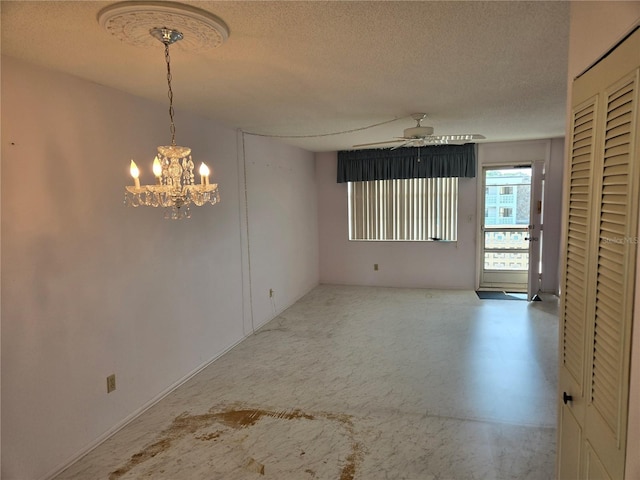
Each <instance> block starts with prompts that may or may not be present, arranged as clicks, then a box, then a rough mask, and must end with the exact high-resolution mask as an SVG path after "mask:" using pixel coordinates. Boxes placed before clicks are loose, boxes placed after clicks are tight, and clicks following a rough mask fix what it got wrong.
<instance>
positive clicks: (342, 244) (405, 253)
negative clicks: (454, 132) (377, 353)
mask: <svg viewBox="0 0 640 480" xmlns="http://www.w3.org/2000/svg"><path fill="white" fill-rule="evenodd" d="M562 144H563V140H562V139H553V140H540V141H527V142H508V143H491V144H481V145H479V146H478V162H479V167H478V172H480V171H481V166H482V164H483V162H484V163H486V164H500V163H505V162H514V161H515V162H527V161H534V160H546V161H547V163H548V164H550V163H553V175H552V177H551V179H552V182H551V183H552V186H553V188H550V189H548V191H547V195H549V197H548V198H547V200H548V203H547V205H549V209H550V210H556V208H555V206H556V205H558V204H560V201H561V200H560V199H561V189H560V187H559V185H561V184H562V160H563V159H562ZM552 145H553V148H551V146H552ZM551 154H553V155H551ZM336 166H337V154H336V153H335V152H332V153H319V154H316V177H317V185H318V220H319V225H320V282H321V283H329V284H331V283H333V284H348V285H380V286H390V287H416V288H442V289H447V288H451V289H465V288H466V289H474V288H476V260H477V251H476V250H477V249H476V235H477V229H478V228H479V225H478V223H477V222H476V219H477V216H478V214H479V213H478V211H477V209H478V207H477V205H478V203H477V191H478V188H479V187H478V185H480V184H481V181H482V180H481V178H475V179H467V178H464V179H460V183H459V195H460V197H459V207H458V241H457V242H356V241H349V240H348V212H347V184H345V183H336ZM559 216H560V213H559V212H552V213H550V214H549V215H548V218H549V222H550V228H549V232H548V234H547V242H548V247H547V250H545V255H547V258H548V259H549V260H548V261H549V262H550V263H549V266H548V267H547V268H548V269H549V270H550V271H552V274H551V275H550V276H549V277H550V278H549V281H548V282H547V283H546V284H545V285H546V288H547V289H548V290H547V291H552V292H554V291H555V290H556V289H557V273H556V272H557V268H556V266H557V258H558V248H559V230H560V229H559V222H560V219H559ZM375 263H377V264H379V270H378V271H374V269H373V265H374V264H375ZM543 265H544V266H546V264H545V263H543Z"/></svg>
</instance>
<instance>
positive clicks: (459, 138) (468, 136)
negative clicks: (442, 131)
mask: <svg viewBox="0 0 640 480" xmlns="http://www.w3.org/2000/svg"><path fill="white" fill-rule="evenodd" d="M429 138H430V139H434V140H435V141H438V140H444V141H447V142H450V143H452V142H462V143H465V142H468V141H470V140H484V139H485V138H487V137H485V136H484V135H479V134H477V133H465V134H462V135H430V136H429Z"/></svg>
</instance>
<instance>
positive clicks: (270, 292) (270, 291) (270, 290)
mask: <svg viewBox="0 0 640 480" xmlns="http://www.w3.org/2000/svg"><path fill="white" fill-rule="evenodd" d="M271 297H273V288H270V289H269V298H271Z"/></svg>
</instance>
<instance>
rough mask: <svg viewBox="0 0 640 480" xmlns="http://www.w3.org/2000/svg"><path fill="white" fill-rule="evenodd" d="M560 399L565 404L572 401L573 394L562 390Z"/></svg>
mask: <svg viewBox="0 0 640 480" xmlns="http://www.w3.org/2000/svg"><path fill="white" fill-rule="evenodd" d="M562 401H563V402H564V404H565V405H566V404H567V403H569V402H573V396H572V395H567V392H562Z"/></svg>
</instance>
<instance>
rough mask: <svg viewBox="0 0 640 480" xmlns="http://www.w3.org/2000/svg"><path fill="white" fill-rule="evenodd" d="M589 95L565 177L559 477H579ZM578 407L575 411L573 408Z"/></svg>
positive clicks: (574, 127)
mask: <svg viewBox="0 0 640 480" xmlns="http://www.w3.org/2000/svg"><path fill="white" fill-rule="evenodd" d="M597 99H598V97H597V96H596V97H593V98H590V99H589V100H587V101H586V102H585V103H583V104H581V105H579V106H578V107H576V108H575V109H574V111H573V118H572V122H571V138H570V143H569V172H568V178H567V181H566V182H565V189H566V193H565V212H566V213H565V215H566V224H565V225H566V227H565V228H566V242H565V245H566V252H565V268H564V274H563V279H562V302H561V308H560V326H561V330H560V362H561V364H560V367H561V368H560V378H559V384H560V386H561V389H562V390H563V393H564V392H567V393H568V394H569V395H571V396H572V397H573V399H574V401H573V402H568V403H567V404H562V408H561V409H560V412H559V413H560V418H559V425H560V427H559V429H560V430H561V431H562V432H563V435H562V436H561V438H560V441H559V445H558V450H559V454H558V456H559V462H558V478H562V479H565V478H567V479H568V478H578V475H579V469H580V456H581V443H582V429H581V426H580V423H579V422H577V420H576V419H577V418H582V417H583V416H584V405H585V402H584V401H583V400H582V398H583V396H584V375H585V370H586V369H585V358H586V355H585V338H586V337H585V330H586V326H585V321H584V319H585V316H586V312H587V311H586V306H587V290H588V284H587V280H588V272H587V268H588V265H589V261H588V256H589V254H590V248H589V231H590V230H591V216H592V215H591V211H592V208H591V204H592V182H593V174H592V170H593V158H594V148H595V145H594V144H595V138H594V128H595V116H596V103H597ZM576 409H577V411H574V410H576Z"/></svg>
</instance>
